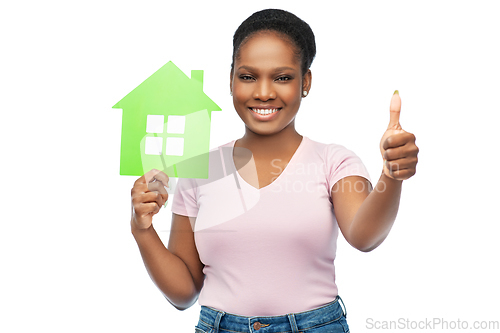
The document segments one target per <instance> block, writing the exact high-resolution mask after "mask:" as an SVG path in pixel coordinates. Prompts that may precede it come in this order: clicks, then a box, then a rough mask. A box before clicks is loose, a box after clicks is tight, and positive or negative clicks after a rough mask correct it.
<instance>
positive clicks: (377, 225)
mask: <svg viewBox="0 0 500 333" xmlns="http://www.w3.org/2000/svg"><path fill="white" fill-rule="evenodd" d="M401 185H402V181H400V180H395V179H391V178H389V177H387V176H386V175H385V174H382V176H380V179H379V181H378V183H377V184H376V185H375V188H374V189H373V190H372V191H371V184H370V182H369V181H368V180H367V179H365V178H363V177H359V176H350V177H346V178H343V179H341V180H339V181H338V182H337V183H336V184H335V185H334V186H333V187H332V193H331V196H332V202H333V207H334V210H335V216H336V218H337V222H338V225H339V228H340V230H341V231H342V234H343V235H344V237H345V239H346V240H347V242H349V244H351V245H352V246H353V247H355V248H357V249H358V250H360V251H363V252H368V251H371V250H373V249H375V248H376V247H377V246H379V245H380V244H381V243H382V242H383V241H384V239H385V238H386V237H387V235H388V234H389V231H390V230H391V228H392V225H393V224H394V221H395V219H396V215H397V212H398V208H399V199H400V196H401Z"/></svg>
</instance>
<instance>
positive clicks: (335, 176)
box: [325, 144, 371, 193]
mask: <svg viewBox="0 0 500 333" xmlns="http://www.w3.org/2000/svg"><path fill="white" fill-rule="evenodd" d="M325 153H326V157H325V159H326V164H327V171H326V172H327V182H328V189H329V191H330V193H331V191H332V187H333V185H335V183H337V182H338V181H339V180H341V179H342V178H345V177H348V176H361V177H363V178H366V179H367V180H368V181H370V183H371V180H370V175H369V174H368V170H366V167H365V165H364V164H363V162H362V161H361V159H360V158H359V157H358V156H357V155H356V154H355V153H354V152H352V151H351V150H349V149H347V148H345V147H344V146H341V145H337V144H330V145H327V148H326V152H325Z"/></svg>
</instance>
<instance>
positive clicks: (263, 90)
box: [253, 81, 276, 102]
mask: <svg viewBox="0 0 500 333" xmlns="http://www.w3.org/2000/svg"><path fill="white" fill-rule="evenodd" d="M253 97H254V99H260V100H261V101H264V102H265V101H267V100H270V99H275V98H276V91H275V90H274V87H273V84H272V83H271V82H266V81H260V82H259V83H258V84H257V85H256V87H255V90H254V93H253Z"/></svg>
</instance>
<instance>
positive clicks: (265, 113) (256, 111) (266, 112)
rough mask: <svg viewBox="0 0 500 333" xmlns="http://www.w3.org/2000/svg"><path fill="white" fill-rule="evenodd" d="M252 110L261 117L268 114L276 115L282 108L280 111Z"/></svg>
mask: <svg viewBox="0 0 500 333" xmlns="http://www.w3.org/2000/svg"><path fill="white" fill-rule="evenodd" d="M250 110H252V111H253V112H255V113H258V114H260V115H267V114H272V113H276V112H278V111H279V110H281V108H279V109H254V108H250Z"/></svg>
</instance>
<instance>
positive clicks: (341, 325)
mask: <svg viewBox="0 0 500 333" xmlns="http://www.w3.org/2000/svg"><path fill="white" fill-rule="evenodd" d="M339 301H340V302H342V304H344V302H343V301H342V299H341V298H340V296H337V297H336V298H335V300H334V301H332V302H330V303H328V304H326V305H323V306H321V307H319V308H316V309H313V310H309V311H304V312H298V313H289V314H286V315H281V316H270V317H245V316H239V315H235V314H230V313H226V312H224V311H220V310H217V309H214V308H211V307H208V306H204V305H202V306H201V311H200V320H199V321H198V325H196V327H195V332H196V333H235V332H240V333H254V332H255V333H278V332H279V333H286V332H290V333H336V332H342V333H348V332H349V326H348V325H347V321H346V315H347V311H346V312H344V311H343V310H342V307H341V306H340V304H339V303H340V302H339ZM344 309H345V305H344Z"/></svg>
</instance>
